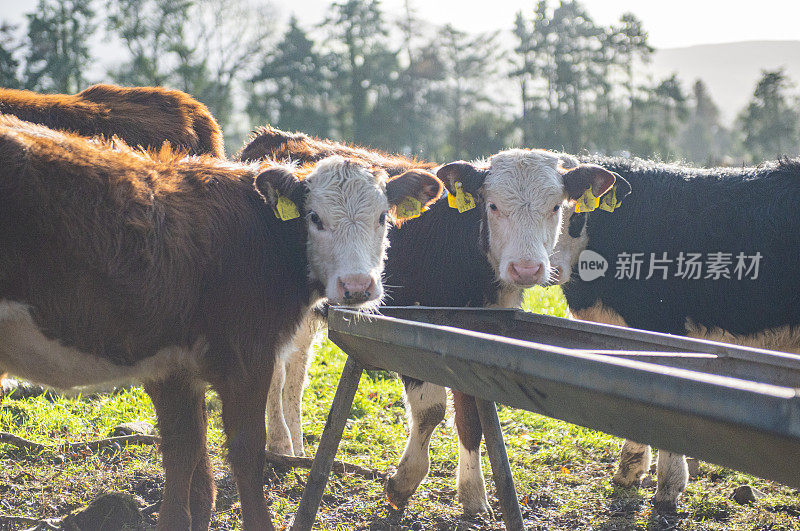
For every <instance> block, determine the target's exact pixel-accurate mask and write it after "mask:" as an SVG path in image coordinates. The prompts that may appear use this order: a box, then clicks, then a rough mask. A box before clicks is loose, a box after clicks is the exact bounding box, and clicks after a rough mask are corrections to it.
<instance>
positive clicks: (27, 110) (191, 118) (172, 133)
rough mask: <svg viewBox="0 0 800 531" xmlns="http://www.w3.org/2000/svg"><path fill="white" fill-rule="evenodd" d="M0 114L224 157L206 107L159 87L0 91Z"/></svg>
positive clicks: (216, 127)
mask: <svg viewBox="0 0 800 531" xmlns="http://www.w3.org/2000/svg"><path fill="white" fill-rule="evenodd" d="M0 113H3V114H12V115H14V116H17V117H18V118H20V119H22V120H25V121H28V122H33V123H38V124H41V125H45V126H47V127H50V128H53V129H58V130H61V131H70V132H74V133H77V134H79V135H82V136H104V137H109V138H110V137H112V136H116V137H118V138H120V139H122V140H123V141H124V142H126V143H127V144H129V145H131V146H141V147H144V148H147V149H158V148H160V147H161V145H162V144H163V143H164V142H165V141H168V142H169V143H170V144H172V146H173V147H175V148H177V149H181V150H185V151H187V152H188V153H190V154H195V155H202V154H208V155H213V156H215V157H224V156H225V150H224V146H223V139H222V131H221V130H220V128H219V125H218V124H217V122H216V120H214V118H213V116H212V115H211V113H210V112H209V111H208V108H207V107H206V106H205V105H203V104H202V103H200V102H198V101H197V100H195V99H193V98H192V97H191V96H189V95H188V94H186V93H184V92H181V91H178V90H168V89H164V88H161V87H119V86H115V85H94V86H92V87H89V88H87V89H86V90H84V91H83V92H80V93H78V94H75V95H66V94H38V93H35V92H31V91H26V90H13V89H0Z"/></svg>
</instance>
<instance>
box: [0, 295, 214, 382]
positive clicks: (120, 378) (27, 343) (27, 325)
mask: <svg viewBox="0 0 800 531" xmlns="http://www.w3.org/2000/svg"><path fill="white" fill-rule="evenodd" d="M207 348H208V345H207V344H206V342H205V340H199V341H198V342H197V344H195V345H194V346H193V347H192V348H191V349H187V348H182V347H177V346H175V347H170V348H164V349H161V350H160V351H158V353H156V355H155V356H151V357H150V358H147V359H145V360H143V361H141V362H139V363H136V364H134V365H116V364H114V363H111V362H110V361H108V360H106V359H104V358H102V357H99V356H93V355H91V354H87V353H85V352H82V351H80V350H78V349H76V348H73V347H66V346H64V345H62V344H61V343H60V342H59V341H58V340H54V339H49V338H47V337H46V336H45V335H44V334H42V332H41V331H40V330H39V328H38V327H37V326H36V324H35V323H34V321H33V319H32V318H31V314H30V311H29V310H28V307H27V306H25V305H24V304H19V303H16V302H11V301H7V300H2V301H0V369H1V370H0V372H2V371H7V372H9V373H11V374H12V375H14V376H18V377H20V378H25V379H26V380H31V381H33V382H36V383H39V384H43V385H47V386H50V387H55V388H57V389H64V390H67V389H74V388H86V387H95V386H100V385H109V384H122V383H128V382H134V381H137V382H138V381H142V380H148V379H160V378H162V377H165V376H167V375H168V374H169V373H171V372H173V371H174V370H175V369H176V368H179V367H182V368H184V369H186V370H188V371H191V372H195V373H196V372H198V371H199V360H200V358H201V357H202V355H203V354H204V353H205V351H206V350H207Z"/></svg>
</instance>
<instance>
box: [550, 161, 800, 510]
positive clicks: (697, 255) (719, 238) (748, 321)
mask: <svg viewBox="0 0 800 531" xmlns="http://www.w3.org/2000/svg"><path fill="white" fill-rule="evenodd" d="M587 160H588V161H590V162H593V163H598V164H602V165H603V166H605V167H607V168H609V169H612V170H613V171H615V172H617V173H619V174H620V175H621V176H622V177H623V178H624V179H625V180H627V181H630V187H632V188H633V192H634V193H633V194H632V195H631V196H630V197H629V198H627V199H625V200H624V201H623V204H622V205H621V207H620V208H618V209H615V210H613V212H608V211H603V210H601V209H598V210H595V211H593V212H586V213H580V214H575V213H574V212H573V211H572V209H568V210H567V212H566V213H565V217H564V230H563V232H562V234H561V237H560V239H559V242H558V245H557V246H556V253H555V254H554V255H553V258H552V264H553V265H554V266H555V267H557V268H558V269H559V270H560V275H559V276H560V279H559V281H560V282H562V283H564V285H563V289H564V295H566V297H567V302H568V303H569V307H570V310H571V311H572V312H573V314H574V315H575V316H576V317H578V318H580V319H585V320H590V321H596V322H601V323H607V324H615V325H621V326H626V325H627V326H632V327H635V328H642V329H646V330H654V331H657V332H665V333H669V334H681V335H688V336H691V337H698V338H703V339H711V340H715V341H725V342H729V343H738V344H741V345H747V346H753V347H759V348H768V349H774V350H782V351H786V352H794V353H800V299H798V298H797V297H792V296H789V297H784V296H781V294H786V293H789V294H792V293H798V291H800V277H798V275H797V273H796V272H797V269H798V267H800V236H799V235H800V218H798V216H797V208H798V207H799V206H800V160H791V161H789V160H786V161H781V162H771V163H765V164H763V165H761V166H759V167H757V168H712V169H696V168H688V167H682V166H677V165H668V164H659V163H654V162H647V161H642V160H636V159H634V160H625V159H617V158H599V157H592V158H588V159H587ZM630 187H628V189H627V190H625V189H621V190H620V189H618V190H616V191H617V192H619V193H618V194H617V196H618V197H620V194H621V195H626V193H627V192H628V191H629V190H630ZM585 249H589V250H591V251H594V252H596V253H598V254H600V255H601V256H602V257H603V258H604V259H605V260H607V261H608V271H607V272H606V274H605V276H601V277H599V278H596V279H592V280H588V279H589V278H590V277H588V276H587V277H586V278H587V280H583V279H581V278H580V276H579V274H578V273H576V272H573V271H572V269H573V266H575V265H576V264H577V263H578V260H579V257H580V254H581V252H582V251H584V250H585ZM740 255H741V259H740ZM637 259H638V260H639V271H638V272H637V271H635V267H636V266H635V261H636V260H637ZM692 263H694V264H695V265H691V264H692ZM650 457H651V456H650V448H649V447H648V446H647V445H644V444H639V443H635V442H633V441H627V442H626V443H625V445H624V446H623V448H622V455H621V457H620V464H619V469H618V471H617V473H616V474H615V476H614V481H615V482H616V483H618V484H621V485H625V486H630V485H632V484H633V483H635V482H638V481H639V480H640V479H641V478H642V476H644V475H645V474H647V472H648V470H649V469H650ZM687 481H688V471H687V467H686V461H685V459H684V456H682V455H679V454H675V453H672V452H667V451H660V452H659V455H658V487H657V490H656V494H655V498H654V502H655V506H656V508H657V509H658V510H660V511H666V512H670V511H675V510H676V507H677V502H678V498H679V496H680V495H681V493H682V492H683V490H684V489H685V488H686V483H687Z"/></svg>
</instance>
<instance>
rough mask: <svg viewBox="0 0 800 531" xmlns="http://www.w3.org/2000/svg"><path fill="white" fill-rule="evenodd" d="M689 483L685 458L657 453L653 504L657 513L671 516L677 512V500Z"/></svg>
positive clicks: (678, 455) (679, 455) (660, 451)
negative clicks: (656, 482) (656, 483)
mask: <svg viewBox="0 0 800 531" xmlns="http://www.w3.org/2000/svg"><path fill="white" fill-rule="evenodd" d="M688 483H689V467H688V466H687V464H686V456H684V455H681V454H676V453H673V452H668V451H666V450H659V451H658V486H657V487H656V495H655V497H654V498H653V504H654V505H655V508H656V511H657V512H659V513H665V514H672V513H676V512H677V511H678V498H679V497H680V495H681V493H683V491H684V490H686V485H687V484H688Z"/></svg>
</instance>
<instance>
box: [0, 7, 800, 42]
mask: <svg viewBox="0 0 800 531" xmlns="http://www.w3.org/2000/svg"><path fill="white" fill-rule="evenodd" d="M0 1H6V0H0ZM410 1H411V5H412V7H413V8H415V9H416V10H417V12H418V14H419V15H420V16H421V17H422V18H423V19H426V20H428V21H430V22H433V23H435V24H444V23H446V22H450V23H452V24H453V25H454V26H456V27H457V28H459V29H464V30H469V31H488V30H496V29H510V28H511V27H512V25H513V23H514V16H515V14H516V13H517V11H520V10H523V11H525V10H527V11H529V12H530V11H532V10H533V7H534V6H535V5H536V0H489V1H480V2H476V1H469V0H410ZM329 3H330V2H328V1H326V0H292V1H291V2H286V1H276V2H275V4H276V5H277V6H279V7H280V9H281V10H282V11H283V12H285V13H290V12H292V11H294V12H295V13H297V15H298V18H300V19H301V20H304V21H306V22H318V21H319V20H320V19H321V18H322V13H324V11H325V9H326V7H327V5H328V4H329ZM581 3H582V4H583V5H584V6H585V7H586V9H587V10H588V12H589V15H590V16H591V17H592V18H593V19H594V21H595V22H596V23H598V24H603V25H608V24H611V23H613V22H616V21H617V20H619V17H620V15H622V14H623V13H625V12H628V11H630V12H632V13H634V14H635V15H636V16H637V17H639V18H640V19H641V20H642V21H643V23H644V27H645V29H646V30H648V31H649V33H650V44H651V45H653V46H655V47H657V48H673V47H682V46H691V45H693V44H709V43H719V42H737V41H747V40H800V30H799V29H798V20H800V2H798V1H797V0H759V1H758V3H757V5H754V4H752V3H746V2H737V1H735V0H732V1H731V0H668V1H667V0H583V1H582V2H581ZM382 4H383V6H384V7H385V8H386V9H387V10H391V11H395V12H402V11H403V9H404V5H405V0H383V1H382ZM550 4H551V5H553V6H555V5H557V4H558V1H557V0H551V1H550Z"/></svg>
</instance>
